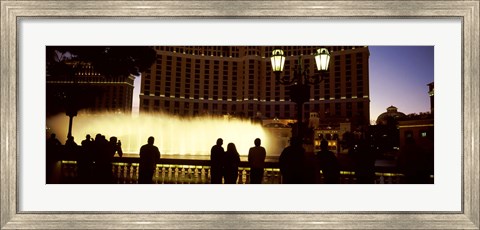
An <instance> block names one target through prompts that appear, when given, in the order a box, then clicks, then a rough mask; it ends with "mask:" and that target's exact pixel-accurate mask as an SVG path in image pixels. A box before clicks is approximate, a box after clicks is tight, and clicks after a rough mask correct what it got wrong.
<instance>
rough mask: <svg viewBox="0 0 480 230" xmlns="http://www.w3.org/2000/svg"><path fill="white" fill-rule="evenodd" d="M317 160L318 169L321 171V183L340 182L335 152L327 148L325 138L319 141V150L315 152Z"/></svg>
mask: <svg viewBox="0 0 480 230" xmlns="http://www.w3.org/2000/svg"><path fill="white" fill-rule="evenodd" d="M317 162H318V167H319V169H320V170H322V172H323V178H324V181H323V183H325V184H338V183H340V165H339V163H338V160H337V157H336V156H335V154H334V153H333V152H332V151H329V150H328V142H327V141H326V140H322V142H321V143H320V151H319V152H318V153H317Z"/></svg>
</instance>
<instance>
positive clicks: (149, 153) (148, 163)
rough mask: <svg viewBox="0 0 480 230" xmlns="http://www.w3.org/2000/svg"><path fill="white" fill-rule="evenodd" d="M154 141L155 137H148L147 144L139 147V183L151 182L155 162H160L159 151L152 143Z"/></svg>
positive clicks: (155, 165)
mask: <svg viewBox="0 0 480 230" xmlns="http://www.w3.org/2000/svg"><path fill="white" fill-rule="evenodd" d="M154 142H155V138H154V137H149V138H148V141H147V144H146V145H143V146H142V147H141V148H140V165H139V176H138V183H139V184H151V183H152V182H153V181H152V178H153V174H154V173H155V169H156V167H157V164H158V163H160V151H159V150H158V148H157V146H155V145H153V143H154Z"/></svg>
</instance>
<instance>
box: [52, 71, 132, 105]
mask: <svg viewBox="0 0 480 230" xmlns="http://www.w3.org/2000/svg"><path fill="white" fill-rule="evenodd" d="M70 64H71V65H76V64H77V63H75V62H72V63H70ZM75 69H76V70H75V74H74V76H51V75H48V74H47V78H46V83H47V84H46V85H47V97H51V99H49V100H47V114H54V113H56V112H58V111H59V110H63V107H62V105H60V104H59V103H58V102H59V101H58V100H57V99H55V98H54V97H55V95H56V94H59V93H60V92H64V91H72V90H76V91H77V92H78V94H79V96H78V98H77V103H78V106H79V109H83V110H87V111H90V112H99V111H101V112H103V111H109V112H122V113H131V112H132V98H133V82H134V76H115V77H105V76H103V75H102V74H100V73H98V72H96V71H95V70H94V68H93V66H92V65H90V64H81V66H76V67H75Z"/></svg>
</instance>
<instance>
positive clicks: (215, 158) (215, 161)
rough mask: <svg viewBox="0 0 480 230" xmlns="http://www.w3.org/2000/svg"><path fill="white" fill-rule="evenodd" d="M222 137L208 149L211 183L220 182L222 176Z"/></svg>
mask: <svg viewBox="0 0 480 230" xmlns="http://www.w3.org/2000/svg"><path fill="white" fill-rule="evenodd" d="M222 145H223V139H222V138H218V139H217V144H216V145H214V146H213V147H212V149H211V151H210V164H211V165H210V175H211V179H210V181H211V183H212V184H221V183H222V177H223V173H224V172H223V161H224V158H225V150H224V149H223V147H222Z"/></svg>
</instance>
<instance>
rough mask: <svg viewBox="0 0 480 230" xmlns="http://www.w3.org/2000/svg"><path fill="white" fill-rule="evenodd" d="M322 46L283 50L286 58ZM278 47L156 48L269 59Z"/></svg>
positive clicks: (158, 48) (186, 52) (341, 47)
mask: <svg viewBox="0 0 480 230" xmlns="http://www.w3.org/2000/svg"><path fill="white" fill-rule="evenodd" d="M319 47H320V46H288V47H278V48H282V49H283V50H284V52H285V55H286V56H292V55H293V56H296V55H311V54H313V53H315V52H316V49H317V48H319ZM275 48H277V47H261V46H162V47H155V49H156V50H157V51H166V52H172V53H181V54H190V55H205V56H218V57H242V56H248V55H255V56H262V57H269V56H270V55H271V53H272V50H273V49H275ZM349 49H355V46H353V47H352V46H333V47H328V50H329V51H330V52H336V51H343V50H349Z"/></svg>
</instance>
